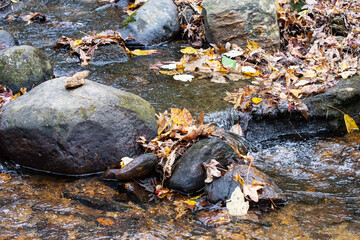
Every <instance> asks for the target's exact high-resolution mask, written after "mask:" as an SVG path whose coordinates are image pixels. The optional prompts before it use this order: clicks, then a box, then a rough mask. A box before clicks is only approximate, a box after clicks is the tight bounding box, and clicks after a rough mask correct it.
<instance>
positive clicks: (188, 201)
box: [183, 200, 197, 206]
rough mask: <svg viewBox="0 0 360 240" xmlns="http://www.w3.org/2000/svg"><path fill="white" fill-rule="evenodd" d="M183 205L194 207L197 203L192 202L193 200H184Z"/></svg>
mask: <svg viewBox="0 0 360 240" xmlns="http://www.w3.org/2000/svg"><path fill="white" fill-rule="evenodd" d="M183 203H186V204H189V205H192V206H195V205H196V204H197V202H196V201H193V200H185V201H183Z"/></svg>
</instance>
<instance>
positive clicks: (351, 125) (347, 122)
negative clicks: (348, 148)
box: [344, 114, 359, 133]
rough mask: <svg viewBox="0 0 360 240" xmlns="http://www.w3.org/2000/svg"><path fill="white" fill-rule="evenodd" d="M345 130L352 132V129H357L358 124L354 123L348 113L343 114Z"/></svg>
mask: <svg viewBox="0 0 360 240" xmlns="http://www.w3.org/2000/svg"><path fill="white" fill-rule="evenodd" d="M344 120H345V125H346V130H347V132H348V133H352V132H353V131H355V130H356V131H359V128H358V126H357V125H356V123H355V121H354V119H353V118H352V117H350V116H349V115H348V114H345V115H344Z"/></svg>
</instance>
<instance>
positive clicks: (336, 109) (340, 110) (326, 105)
mask: <svg viewBox="0 0 360 240" xmlns="http://www.w3.org/2000/svg"><path fill="white" fill-rule="evenodd" d="M326 106H328V107H331V108H333V109H335V110H338V111H339V112H341V113H342V114H344V115H346V113H344V112H343V111H341V110H340V109H338V108H336V107H333V106H330V105H326Z"/></svg>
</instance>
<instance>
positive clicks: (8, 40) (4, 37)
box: [0, 29, 17, 51]
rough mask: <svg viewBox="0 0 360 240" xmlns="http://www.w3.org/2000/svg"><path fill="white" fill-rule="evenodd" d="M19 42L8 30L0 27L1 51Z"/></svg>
mask: <svg viewBox="0 0 360 240" xmlns="http://www.w3.org/2000/svg"><path fill="white" fill-rule="evenodd" d="M16 44H17V41H16V39H15V38H14V37H13V36H12V35H11V34H10V33H8V32H7V31H5V30H1V29H0V51H1V50H4V49H6V48H9V47H13V46H15V45H16Z"/></svg>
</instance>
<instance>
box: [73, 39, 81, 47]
mask: <svg viewBox="0 0 360 240" xmlns="http://www.w3.org/2000/svg"><path fill="white" fill-rule="evenodd" d="M82 43H83V40H78V39H75V41H74V46H79V45H81V44H82Z"/></svg>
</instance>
